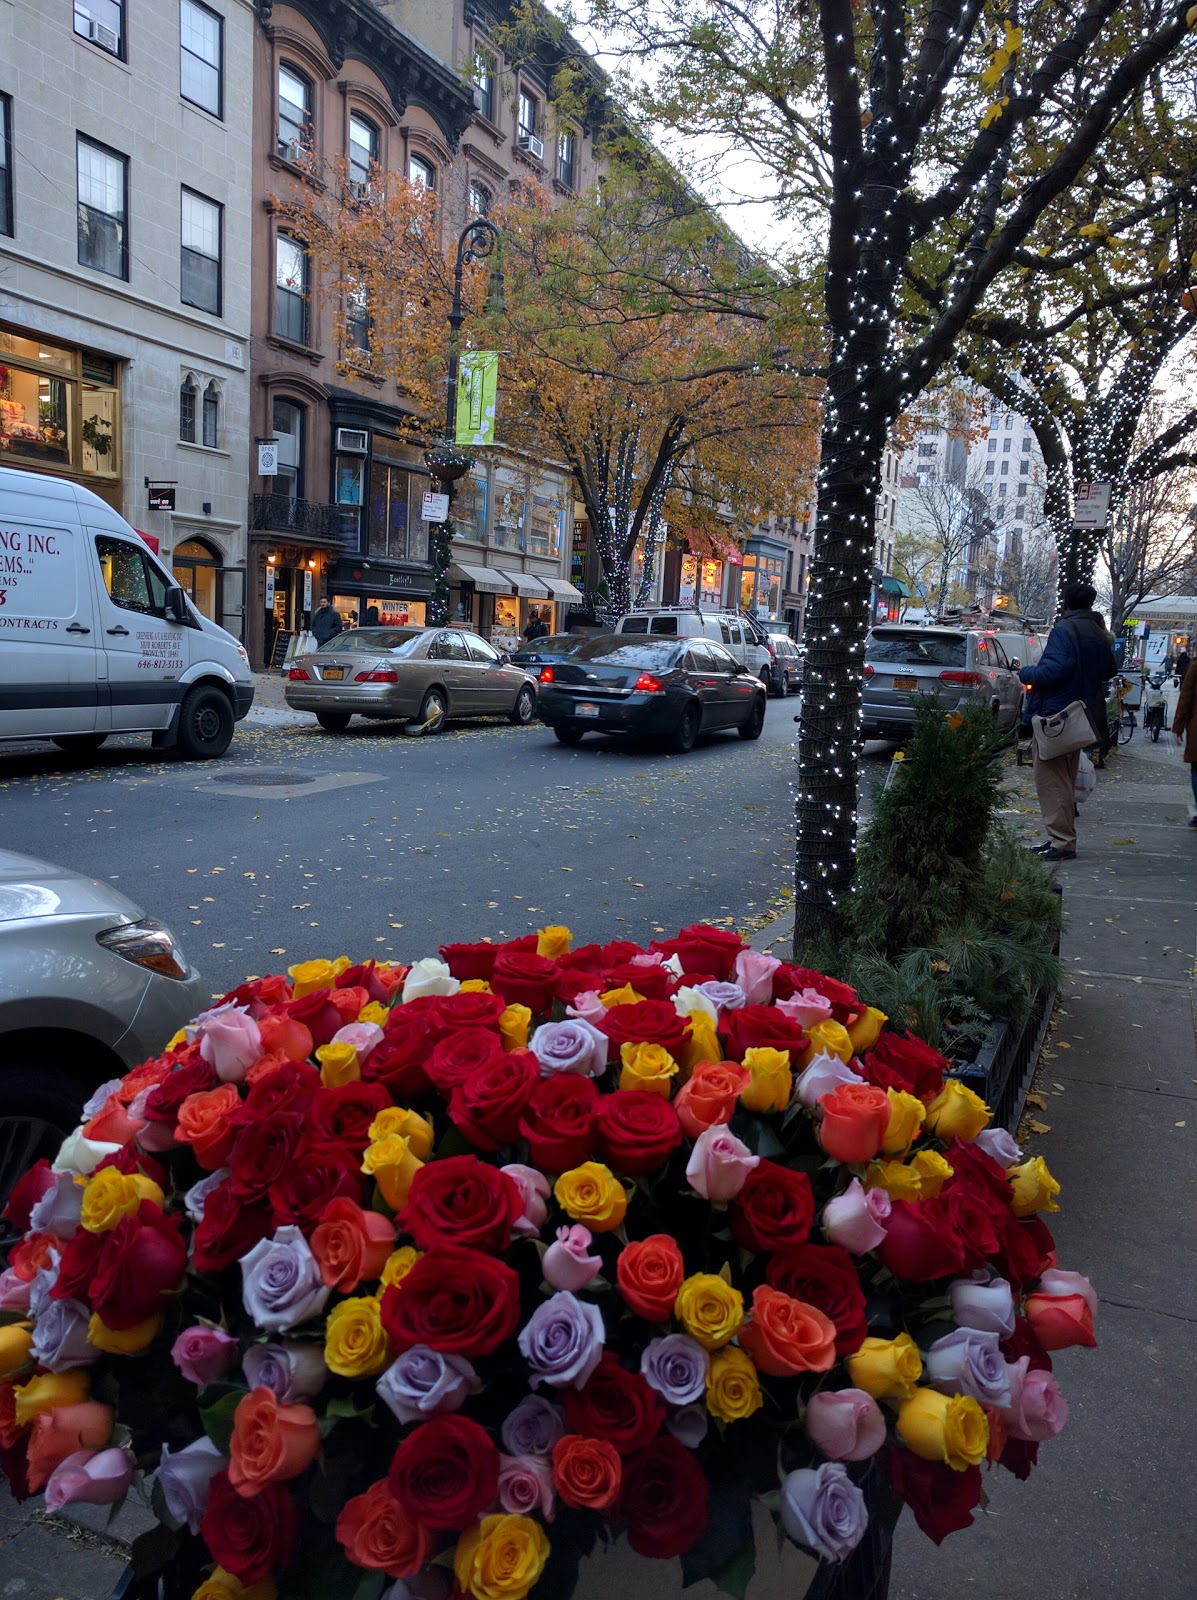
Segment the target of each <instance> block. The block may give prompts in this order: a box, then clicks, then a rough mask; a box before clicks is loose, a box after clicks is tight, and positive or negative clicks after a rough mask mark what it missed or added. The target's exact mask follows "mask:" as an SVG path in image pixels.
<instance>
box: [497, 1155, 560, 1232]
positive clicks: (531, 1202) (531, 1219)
mask: <svg viewBox="0 0 1197 1600" xmlns="http://www.w3.org/2000/svg"><path fill="white" fill-rule="evenodd" d="M499 1170H500V1171H501V1172H505V1173H506V1174H507V1176H508V1177H509V1178H510V1179H511V1181H512V1182H513V1183H514V1184H515V1186H516V1188H517V1189H518V1190H519V1192H520V1199H521V1200H522V1201H523V1202H524V1214H523V1216H522V1217H519V1218H517V1219H516V1221H515V1222H513V1223H512V1225H511V1231H512V1233H518V1234H522V1235H524V1236H525V1237H527V1238H534V1237H535V1236H536V1235H537V1234H538V1233H539V1232H540V1230H541V1229H542V1228H543V1227H544V1221H545V1218H546V1217H547V1216H548V1214H549V1195H550V1194H551V1193H552V1191H551V1190H550V1188H549V1180H548V1179H547V1178H546V1177H545V1175H544V1173H543V1172H537V1170H536V1168H535V1167H526V1166H524V1164H523V1163H522V1162H520V1161H512V1162H510V1163H509V1164H508V1165H507V1166H505V1167H500V1169H499Z"/></svg>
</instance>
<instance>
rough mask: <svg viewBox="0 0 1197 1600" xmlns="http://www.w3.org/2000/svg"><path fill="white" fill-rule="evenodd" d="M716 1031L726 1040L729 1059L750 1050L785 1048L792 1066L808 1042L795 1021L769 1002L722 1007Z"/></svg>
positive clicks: (736, 1059)
mask: <svg viewBox="0 0 1197 1600" xmlns="http://www.w3.org/2000/svg"><path fill="white" fill-rule="evenodd" d="M719 1032H720V1033H721V1034H722V1036H723V1038H724V1039H725V1040H726V1041H727V1055H728V1057H729V1058H730V1059H731V1060H732V1061H743V1059H744V1056H745V1053H746V1052H747V1051H749V1050H757V1049H762V1048H763V1049H767V1050H788V1051H789V1052H790V1065H791V1066H793V1067H794V1068H795V1070H796V1069H797V1065H798V1059H799V1056H800V1054H801V1052H802V1051H803V1050H805V1049H806V1046H807V1042H808V1041H807V1037H806V1035H805V1033H803V1031H802V1029H801V1028H800V1027H799V1026H798V1024H797V1023H796V1022H791V1021H790V1019H789V1018H788V1017H785V1016H783V1015H782V1014H781V1012H780V1011H775V1010H774V1009H773V1007H772V1006H741V1007H740V1009H739V1010H738V1011H725V1012H724V1013H723V1015H722V1016H721V1017H720V1019H719Z"/></svg>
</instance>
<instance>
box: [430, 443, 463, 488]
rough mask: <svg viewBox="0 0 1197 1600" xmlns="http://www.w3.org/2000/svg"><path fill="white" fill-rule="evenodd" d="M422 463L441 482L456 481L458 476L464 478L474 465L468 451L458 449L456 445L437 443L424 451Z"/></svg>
mask: <svg viewBox="0 0 1197 1600" xmlns="http://www.w3.org/2000/svg"><path fill="white" fill-rule="evenodd" d="M424 465H425V466H426V467H427V468H428V470H429V472H430V473H431V474H432V476H433V477H434V478H439V479H440V481H441V482H442V483H456V481H457V479H458V478H464V477H465V475H466V473H467V472H468V471H469V470H470V468H471V467H472V466H473V465H474V458H473V456H472V455H470V454H469V452H468V451H465V450H459V449H458V448H457V446H456V445H451V444H438V445H434V446H433V448H432V449H431V450H425V452H424Z"/></svg>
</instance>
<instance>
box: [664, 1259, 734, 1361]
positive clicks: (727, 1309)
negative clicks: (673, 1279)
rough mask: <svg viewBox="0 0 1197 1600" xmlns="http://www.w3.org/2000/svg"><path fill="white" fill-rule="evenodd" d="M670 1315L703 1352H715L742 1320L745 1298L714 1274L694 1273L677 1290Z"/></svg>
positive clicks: (729, 1337) (728, 1338)
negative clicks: (696, 1342)
mask: <svg viewBox="0 0 1197 1600" xmlns="http://www.w3.org/2000/svg"><path fill="white" fill-rule="evenodd" d="M673 1314H674V1316H675V1317H676V1318H677V1320H678V1321H679V1322H680V1323H681V1325H682V1327H683V1328H685V1330H686V1332H687V1333H688V1334H689V1335H690V1337H691V1338H692V1339H695V1340H697V1341H698V1343H699V1344H700V1345H701V1346H702V1347H703V1349H704V1350H718V1349H720V1348H721V1347H722V1346H723V1345H725V1344H727V1343H729V1341H730V1340H731V1339H732V1338H733V1337H734V1336H735V1332H736V1329H737V1328H738V1327H739V1326H740V1324H741V1322H743V1320H744V1296H743V1295H742V1294H741V1293H740V1291H739V1290H738V1289H733V1288H732V1286H731V1284H730V1283H725V1282H724V1280H723V1279H722V1278H720V1277H717V1276H716V1275H715V1274H714V1273H713V1272H696V1273H694V1274H693V1275H692V1276H691V1277H689V1278H687V1279H686V1281H685V1282H684V1283H683V1284H682V1286H681V1288H680V1289H679V1290H678V1292H677V1299H676V1300H675V1301H674V1303H673Z"/></svg>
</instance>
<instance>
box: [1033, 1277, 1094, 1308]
mask: <svg viewBox="0 0 1197 1600" xmlns="http://www.w3.org/2000/svg"><path fill="white" fill-rule="evenodd" d="M1035 1293H1036V1294H1050V1295H1069V1294H1079V1295H1080V1297H1081V1299H1082V1300H1083V1301H1084V1302H1085V1304H1086V1305H1087V1306H1088V1307H1089V1311H1090V1314H1091V1315H1092V1316H1096V1315H1097V1290H1096V1289H1095V1288H1094V1287H1093V1285H1092V1284H1091V1283H1090V1282H1089V1280H1088V1278H1086V1277H1085V1276H1084V1275H1083V1274H1082V1273H1080V1272H1062V1271H1061V1270H1060V1268H1059V1267H1049V1268H1048V1269H1047V1271H1046V1272H1045V1273H1044V1274H1043V1276H1042V1278H1040V1280H1039V1287H1038V1288H1037V1289H1036V1291H1035Z"/></svg>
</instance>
